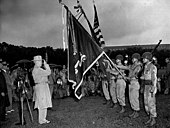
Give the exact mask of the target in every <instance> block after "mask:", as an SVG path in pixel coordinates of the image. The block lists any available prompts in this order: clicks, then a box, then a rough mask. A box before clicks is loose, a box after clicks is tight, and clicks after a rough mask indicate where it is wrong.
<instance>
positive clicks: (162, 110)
mask: <svg viewBox="0 0 170 128" xmlns="http://www.w3.org/2000/svg"><path fill="white" fill-rule="evenodd" d="M103 99H104V98H103V97H101V96H89V97H84V98H82V99H81V100H80V101H76V100H75V99H73V98H71V97H67V98H65V99H54V100H53V110H48V116H47V119H48V120H50V121H51V123H50V124H44V125H40V124H38V120H37V110H32V113H33V118H34V121H33V122H31V121H30V115H29V113H28V109H27V106H26V105H27V104H26V102H25V105H24V116H25V120H26V125H16V123H18V122H19V115H18V109H17V105H18V103H17V102H16V103H14V109H15V111H14V112H13V113H10V114H8V115H7V121H6V122H1V128H145V127H146V126H145V125H144V123H143V122H145V121H146V120H147V119H148V117H147V115H146V113H145V111H144V108H143V100H142V99H143V98H142V95H141V96H140V103H141V105H140V106H141V111H140V117H138V118H136V119H131V118H129V117H128V115H129V114H130V113H131V112H132V111H131V108H130V106H129V102H128V98H127V97H126V102H127V106H126V112H125V113H123V114H119V113H118V112H119V111H120V108H119V107H118V108H117V109H113V108H109V107H108V106H106V105H103ZM30 106H31V109H32V108H33V104H32V102H30ZM157 113H158V118H157V124H156V125H155V126H154V128H170V95H163V94H159V95H157Z"/></svg>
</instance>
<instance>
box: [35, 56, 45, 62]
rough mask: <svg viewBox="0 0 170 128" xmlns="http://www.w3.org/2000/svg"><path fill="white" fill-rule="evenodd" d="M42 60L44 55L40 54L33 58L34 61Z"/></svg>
mask: <svg viewBox="0 0 170 128" xmlns="http://www.w3.org/2000/svg"><path fill="white" fill-rule="evenodd" d="M42 60H43V59H42V56H40V55H37V56H34V59H33V61H42Z"/></svg>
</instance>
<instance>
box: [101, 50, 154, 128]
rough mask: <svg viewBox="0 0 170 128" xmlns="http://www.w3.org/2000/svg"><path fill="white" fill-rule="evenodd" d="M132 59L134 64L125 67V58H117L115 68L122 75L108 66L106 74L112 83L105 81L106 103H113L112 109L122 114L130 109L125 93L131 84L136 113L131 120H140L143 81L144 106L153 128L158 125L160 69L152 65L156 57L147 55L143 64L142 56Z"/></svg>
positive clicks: (103, 82)
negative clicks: (142, 85)
mask: <svg viewBox="0 0 170 128" xmlns="http://www.w3.org/2000/svg"><path fill="white" fill-rule="evenodd" d="M131 58H132V64H131V65H126V66H125V65H123V62H122V61H123V59H124V58H123V56H122V55H117V56H116V60H115V61H116V62H115V63H116V64H115V66H116V67H117V68H118V69H119V71H118V70H116V69H115V68H113V67H111V65H110V64H109V63H107V66H106V71H107V77H109V81H108V80H107V79H103V80H102V88H103V93H104V96H105V99H106V102H104V103H103V104H109V105H110V103H111V106H110V107H112V108H117V107H118V106H120V108H121V110H120V112H119V113H124V112H125V106H126V102H125V89H126V85H127V84H126V83H128V88H129V90H128V93H129V94H128V95H129V101H130V105H131V108H132V110H133V113H132V114H130V115H129V117H131V118H137V117H139V111H140V105H139V90H140V82H139V81H140V80H142V81H143V82H144V83H143V84H144V105H145V110H146V113H147V115H148V116H149V120H148V121H146V122H145V124H146V125H149V126H153V125H155V124H156V120H155V118H156V117H157V112H156V99H155V94H156V91H157V86H156V84H157V67H156V66H155V65H154V64H153V63H152V54H151V53H150V52H145V53H143V55H142V59H143V63H142V62H140V59H141V56H140V54H138V53H134V54H133V55H132V57H131ZM113 61H114V60H113ZM105 65H106V64H105ZM126 71H128V75H126ZM140 74H142V75H140Z"/></svg>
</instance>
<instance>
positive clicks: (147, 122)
mask: <svg viewBox="0 0 170 128" xmlns="http://www.w3.org/2000/svg"><path fill="white" fill-rule="evenodd" d="M150 122H151V117H149V120H148V121H146V122H145V125H147V124H149V123H150Z"/></svg>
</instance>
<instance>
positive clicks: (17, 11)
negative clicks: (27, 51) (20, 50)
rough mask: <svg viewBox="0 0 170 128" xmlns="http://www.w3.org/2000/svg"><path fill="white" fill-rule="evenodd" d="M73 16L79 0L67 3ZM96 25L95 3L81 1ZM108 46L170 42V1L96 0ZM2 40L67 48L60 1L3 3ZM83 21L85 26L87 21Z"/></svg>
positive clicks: (5, 0)
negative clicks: (64, 42)
mask: <svg viewBox="0 0 170 128" xmlns="http://www.w3.org/2000/svg"><path fill="white" fill-rule="evenodd" d="M63 2H64V3H65V4H66V5H68V7H69V8H70V10H71V11H72V12H73V14H76V13H75V12H76V11H75V10H74V9H73V6H74V5H76V0H63ZM80 3H81V5H82V6H83V8H84V10H85V12H86V15H87V17H88V18H89V20H90V22H91V23H92V24H93V16H94V13H93V4H92V0H80ZM95 3H96V6H97V10H98V17H99V20H100V28H101V30H102V34H103V36H104V40H105V42H106V45H109V46H110V45H139V44H156V43H158V41H159V40H160V39H162V40H163V42H162V43H170V0H95ZM0 6H1V12H0V15H1V33H0V36H1V37H0V41H1V42H3V41H5V42H7V43H10V44H14V45H23V46H26V47H30V46H31V47H45V46H51V47H53V48H63V43H62V29H63V25H62V8H61V5H60V4H59V3H58V0H1V3H0ZM80 22H81V23H82V24H84V26H85V27H87V25H85V19H84V18H81V19H80Z"/></svg>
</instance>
